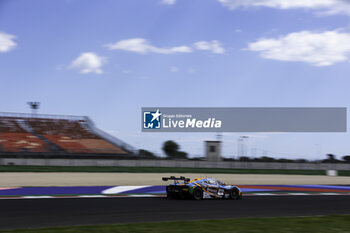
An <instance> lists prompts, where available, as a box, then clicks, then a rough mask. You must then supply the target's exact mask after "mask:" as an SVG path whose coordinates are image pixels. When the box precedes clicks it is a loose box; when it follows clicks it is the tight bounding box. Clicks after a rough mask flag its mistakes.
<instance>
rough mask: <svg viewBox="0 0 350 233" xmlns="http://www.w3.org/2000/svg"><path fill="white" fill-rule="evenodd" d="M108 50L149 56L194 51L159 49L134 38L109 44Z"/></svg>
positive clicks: (177, 47)
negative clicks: (151, 54) (149, 54)
mask: <svg viewBox="0 0 350 233" xmlns="http://www.w3.org/2000/svg"><path fill="white" fill-rule="evenodd" d="M106 47H107V48H109V49H110V50H125V51H130V52H135V53H141V54H147V53H160V54H173V53H190V52H192V49H191V48H190V47H188V46H176V47H170V48H159V47H156V46H153V45H151V43H150V42H149V41H148V40H146V39H143V38H132V39H127V40H121V41H118V42H117V43H114V44H107V45H106Z"/></svg>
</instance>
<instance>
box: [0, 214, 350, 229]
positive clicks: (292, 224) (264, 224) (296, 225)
mask: <svg viewBox="0 0 350 233" xmlns="http://www.w3.org/2000/svg"><path fill="white" fill-rule="evenodd" d="M5 232H6V233H57V232H63V233H73V232H74V233H93V232H94V233H112V232H113V233H118V232H126V233H128V232H130V233H142V232H147V233H148V232H152V233H161V232H169V233H172V232H180V233H181V232H186V233H187V232H191V233H196V232H200V233H209V232H210V233H212V232H223V233H227V232H235V233H260V232H262V233H277V232H278V233H296V232H297V233H306V232H307V233H313V232H315V233H316V232H317V233H330V232H332V233H345V232H350V215H333V216H312V217H284V218H241V219H226V220H201V221H182V222H159V223H135V224H117V225H94V226H74V227H55V228H41V229H22V230H21V229H18V230H0V233H5Z"/></svg>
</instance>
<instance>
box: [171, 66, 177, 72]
mask: <svg viewBox="0 0 350 233" xmlns="http://www.w3.org/2000/svg"><path fill="white" fill-rule="evenodd" d="M170 72H173V73H175V72H179V67H176V66H172V67H170Z"/></svg>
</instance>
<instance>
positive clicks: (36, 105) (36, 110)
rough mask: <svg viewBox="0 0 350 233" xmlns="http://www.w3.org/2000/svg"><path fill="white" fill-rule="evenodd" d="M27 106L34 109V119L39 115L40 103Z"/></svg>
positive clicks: (29, 103)
mask: <svg viewBox="0 0 350 233" xmlns="http://www.w3.org/2000/svg"><path fill="white" fill-rule="evenodd" d="M27 104H28V105H29V107H30V108H31V109H32V118H34V117H35V116H36V115H37V113H38V109H39V106H40V102H27Z"/></svg>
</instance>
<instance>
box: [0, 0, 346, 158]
mask: <svg viewBox="0 0 350 233" xmlns="http://www.w3.org/2000/svg"><path fill="white" fill-rule="evenodd" d="M349 19H350V4H349V3H347V2H346V1H342V0H325V1H317V0H311V1H295V0H294V1H292V0H283V1H282V0H256V1H250V0H246V1H243V0H177V1H174V0H165V1H162V0H128V1H118V0H103V1H102V0H100V1H97V0H61V1H59V0H56V1H44V0H32V1H26V0H11V1H10V0H0V81H1V85H0V100H1V101H0V111H3V112H29V108H28V106H27V105H26V102H27V101H31V100H35V101H40V102H41V103H42V105H41V109H40V111H39V112H40V113H49V114H69V115H87V116H90V117H91V118H92V119H93V120H94V122H95V123H96V124H97V126H99V127H100V128H102V129H103V130H105V131H107V132H109V133H111V134H113V135H115V136H117V137H119V138H121V139H123V140H125V141H126V142H128V143H130V144H131V145H134V146H136V147H138V148H145V149H148V150H151V151H154V152H156V153H159V154H161V149H160V148H161V143H162V142H163V141H164V140H166V139H173V140H175V141H177V142H178V143H179V144H180V145H181V147H182V149H183V150H185V151H187V152H189V153H190V154H191V155H192V156H195V155H202V154H203V151H204V147H203V141H204V140H208V139H209V140H210V139H215V134H211V133H207V134H199V133H186V134H180V133H167V134H157V133H141V129H140V121H141V119H140V115H141V114H140V111H141V107H146V106H161V107H349V100H350V93H349V91H348V88H349V84H350V81H349V75H348V74H349V71H350V67H349V58H350V30H349V29H350V27H349ZM240 135H246V134H244V133H227V134H224V135H223V140H224V155H225V156H232V155H235V154H237V138H238V137H239V136H240ZM249 136H250V138H249V139H248V140H247V145H248V150H247V151H248V154H249V155H251V154H253V155H255V156H260V155H262V154H265V155H269V156H273V157H279V158H283V157H286V158H297V157H307V158H310V159H317V158H323V157H324V154H326V153H334V154H336V155H337V156H338V157H341V156H343V155H346V154H350V148H349V140H350V137H349V134H348V133H318V134H315V133H300V134H298V133H288V134H287V133H285V134H249ZM254 148H255V149H254ZM254 151H255V152H254Z"/></svg>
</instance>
